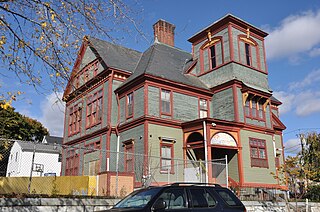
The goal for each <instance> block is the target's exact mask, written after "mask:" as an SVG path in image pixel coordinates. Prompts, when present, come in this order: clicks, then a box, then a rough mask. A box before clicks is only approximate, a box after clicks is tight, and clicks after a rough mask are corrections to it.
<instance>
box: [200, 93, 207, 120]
mask: <svg viewBox="0 0 320 212" xmlns="http://www.w3.org/2000/svg"><path fill="white" fill-rule="evenodd" d="M201 100H205V101H206V102H207V109H205V110H204V109H201V104H200V102H201ZM198 109H199V111H198V112H199V118H201V111H206V112H207V117H209V101H208V99H204V98H199V99H198ZM202 118H205V117H202Z"/></svg>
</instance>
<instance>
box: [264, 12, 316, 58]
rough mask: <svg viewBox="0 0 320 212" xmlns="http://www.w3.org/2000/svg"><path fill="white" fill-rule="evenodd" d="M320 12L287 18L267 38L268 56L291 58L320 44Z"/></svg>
mask: <svg viewBox="0 0 320 212" xmlns="http://www.w3.org/2000/svg"><path fill="white" fill-rule="evenodd" d="M319 23H320V10H318V11H317V12H313V11H307V12H304V13H301V14H299V15H294V16H289V17H287V18H285V19H284V20H283V21H282V22H281V24H280V26H278V27H276V28H274V29H271V31H270V32H269V36H268V37H267V38H266V48H267V51H266V52H267V56H268V58H269V59H271V58H279V57H291V56H296V55H297V54H299V53H302V52H307V51H310V50H311V49H312V48H314V47H315V46H317V45H318V44H320V27H319Z"/></svg>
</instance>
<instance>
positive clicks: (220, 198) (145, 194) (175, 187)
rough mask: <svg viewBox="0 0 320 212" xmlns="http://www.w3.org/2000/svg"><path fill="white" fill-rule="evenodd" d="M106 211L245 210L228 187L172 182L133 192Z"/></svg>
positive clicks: (227, 211)
mask: <svg viewBox="0 0 320 212" xmlns="http://www.w3.org/2000/svg"><path fill="white" fill-rule="evenodd" d="M107 211H190V212H191V211H225V212H236V211H246V208H245V206H244V205H243V204H242V202H241V201H240V200H239V199H238V198H237V197H236V196H235V195H234V194H233V193H232V192H231V191H230V190H229V189H227V188H224V187H221V186H220V185H216V184H200V183H197V184H194V183H174V184H170V185H165V186H161V187H148V188H143V189H139V190H137V191H134V192H132V193H131V194H129V195H128V196H127V197H125V198H124V199H122V200H121V201H120V202H119V203H117V204H116V205H115V206H114V207H113V208H111V209H110V210H107Z"/></svg>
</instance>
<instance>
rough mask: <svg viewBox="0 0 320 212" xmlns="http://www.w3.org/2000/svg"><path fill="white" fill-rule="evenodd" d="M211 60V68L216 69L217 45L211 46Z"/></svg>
mask: <svg viewBox="0 0 320 212" xmlns="http://www.w3.org/2000/svg"><path fill="white" fill-rule="evenodd" d="M210 62H211V69H214V68H215V67H216V66H217V61H216V48H215V45H214V46H211V47H210Z"/></svg>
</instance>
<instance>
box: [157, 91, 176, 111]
mask: <svg viewBox="0 0 320 212" xmlns="http://www.w3.org/2000/svg"><path fill="white" fill-rule="evenodd" d="M162 91H168V93H169V95H170V96H169V107H170V108H169V112H166V111H163V108H162V101H163V100H162ZM172 100H173V94H172V90H169V89H165V88H161V89H160V115H165V116H172V107H173V105H172Z"/></svg>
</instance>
